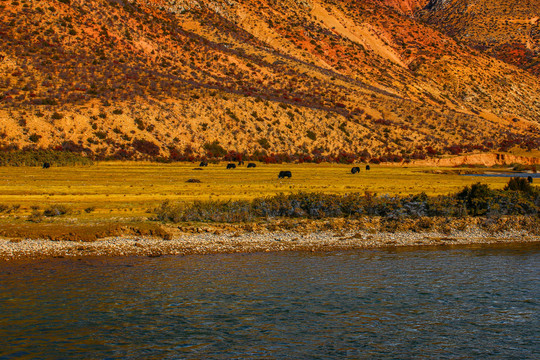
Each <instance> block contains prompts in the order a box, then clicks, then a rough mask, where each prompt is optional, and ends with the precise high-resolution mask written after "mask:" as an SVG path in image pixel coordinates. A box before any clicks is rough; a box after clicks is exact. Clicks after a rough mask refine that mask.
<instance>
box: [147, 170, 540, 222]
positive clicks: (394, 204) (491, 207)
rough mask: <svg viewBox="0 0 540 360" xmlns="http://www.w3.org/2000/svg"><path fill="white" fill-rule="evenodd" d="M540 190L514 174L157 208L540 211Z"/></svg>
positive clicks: (182, 214) (354, 213)
mask: <svg viewBox="0 0 540 360" xmlns="http://www.w3.org/2000/svg"><path fill="white" fill-rule="evenodd" d="M539 210H540V189H539V188H538V187H534V186H531V185H530V184H529V183H528V182H527V179H524V178H512V179H510V181H509V183H508V184H507V185H506V187H505V188H504V189H503V190H493V189H490V188H489V186H488V185H485V184H481V183H476V184H474V185H472V186H467V187H465V188H464V189H463V190H461V191H460V192H458V193H456V194H451V195H440V196H427V195H426V194H425V193H421V194H417V195H408V196H390V195H380V196H377V195H374V194H371V193H369V192H366V193H365V194H359V193H352V194H345V195H332V194H322V193H303V192H300V193H294V194H289V195H285V194H278V195H275V196H270V197H264V198H256V199H254V200H251V201H246V200H237V201H226V202H223V201H221V202H220V201H196V202H194V203H172V202H169V201H165V202H163V203H162V204H161V205H160V206H159V207H158V208H157V209H155V210H154V213H155V214H156V220H159V221H164V222H173V223H179V222H192V221H198V222H219V223H239V222H251V221H254V220H257V219H264V218H267V219H272V218H308V219H324V218H339V217H343V218H358V217H361V216H380V217H383V218H386V219H395V220H399V219H405V218H412V219H417V218H422V217H465V216H490V217H491V216H495V217H496V216H504V215H536V216H538V215H539V214H540V211H539Z"/></svg>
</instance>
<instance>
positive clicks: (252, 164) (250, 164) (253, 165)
mask: <svg viewBox="0 0 540 360" xmlns="http://www.w3.org/2000/svg"><path fill="white" fill-rule="evenodd" d="M256 166H257V165H256V164H255V163H249V164H248V166H247V167H248V169H249V168H254V167H256Z"/></svg>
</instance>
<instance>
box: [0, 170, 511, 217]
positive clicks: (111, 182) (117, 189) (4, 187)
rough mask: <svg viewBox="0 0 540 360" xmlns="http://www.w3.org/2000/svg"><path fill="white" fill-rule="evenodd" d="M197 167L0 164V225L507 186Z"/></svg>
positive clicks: (374, 173) (422, 176)
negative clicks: (258, 201)
mask: <svg viewBox="0 0 540 360" xmlns="http://www.w3.org/2000/svg"><path fill="white" fill-rule="evenodd" d="M197 165H198V164H193V163H174V164H157V163H140V162H137V163H135V162H132V163H126V162H102V163H96V164H95V165H92V166H73V167H53V168H50V169H41V168H36V167H0V210H2V212H1V213H0V223H4V224H6V223H13V222H23V221H24V222H26V221H27V219H28V216H30V215H31V214H32V212H35V211H37V210H40V211H43V210H46V209H47V208H49V207H51V206H59V205H60V206H62V205H63V206H65V207H66V208H67V210H68V213H67V214H65V215H63V216H58V217H54V221H59V220H61V221H67V222H70V221H71V222H79V223H80V222H83V223H84V222H94V221H97V220H100V221H107V222H128V221H137V220H138V221H141V220H145V219H146V218H147V217H148V216H149V213H148V211H149V210H151V209H154V208H156V207H157V206H159V204H161V203H162V202H163V201H165V200H170V201H182V202H192V201H195V200H201V201H205V200H220V201H222V200H239V199H244V200H250V199H254V198H257V197H264V196H271V195H275V194H278V193H285V194H287V193H295V192H320V193H326V194H345V193H362V194H363V193H364V192H371V193H374V194H379V195H380V194H391V195H406V194H417V193H421V192H425V193H426V194H428V195H440V194H449V193H455V192H457V191H459V190H461V189H462V188H463V187H464V186H466V185H471V184H473V183H476V182H478V181H481V182H483V183H486V184H488V185H489V186H490V187H491V188H493V189H500V188H502V187H504V185H505V184H506V183H507V182H508V179H507V178H495V177H490V178H488V177H485V178H478V177H469V176H462V175H459V174H458V173H457V172H458V171H459V172H479V171H485V170H488V169H479V168H459V169H456V168H448V169H441V168H425V167H423V168H418V167H390V166H388V167H385V166H371V170H370V171H365V170H364V167H361V169H362V170H361V172H360V173H359V174H357V175H352V174H351V173H350V166H349V165H336V164H281V165H265V164H257V167H256V168H254V169H247V168H246V167H245V166H241V167H238V168H236V169H234V170H226V169H225V164H224V163H221V164H210V165H209V166H208V167H207V168H204V169H203V170H195V168H196V167H197ZM280 170H291V171H292V175H293V176H292V178H291V179H282V180H280V179H278V178H277V174H278V172H279V171H280ZM489 170H492V169H489ZM188 179H198V180H200V183H190V182H187V180H188ZM85 209H86V211H85ZM45 220H46V221H52V220H53V218H47V219H45Z"/></svg>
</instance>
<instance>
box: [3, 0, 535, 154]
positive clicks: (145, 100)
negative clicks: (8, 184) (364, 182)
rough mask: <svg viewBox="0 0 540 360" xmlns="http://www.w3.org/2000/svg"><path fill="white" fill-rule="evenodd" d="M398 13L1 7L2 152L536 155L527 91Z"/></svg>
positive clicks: (324, 7) (371, 8)
mask: <svg viewBox="0 0 540 360" xmlns="http://www.w3.org/2000/svg"><path fill="white" fill-rule="evenodd" d="M407 3H408V4H409V7H411V9H412V5H414V4H413V3H414V2H412V1H411V2H407ZM393 6H395V4H390V3H388V1H387V0H385V1H376V0H372V1H363V2H360V3H358V2H357V1H352V0H350V1H318V0H313V1H303V0H296V1H295V0H285V1H273V0H263V1H257V2H255V1H249V0H241V1H236V2H230V1H210V0H199V1H196V0H186V1H166V0H161V1H157V0H156V1H142V0H137V1H125V0H110V1H107V0H91V1H82V0H71V1H69V0H63V1H56V0H42V1H40V2H31V1H28V0H21V1H18V2H7V1H0V7H2V9H1V10H2V11H0V35H2V36H1V37H0V59H1V60H2V61H1V62H0V119H1V120H2V122H1V123H0V142H2V145H3V146H4V147H9V146H13V145H16V146H19V147H24V146H27V147H52V148H58V149H69V150H79V151H81V150H85V151H87V152H91V153H93V154H94V155H96V156H99V157H107V156H114V157H118V158H124V157H141V156H151V157H155V156H158V155H161V156H169V157H171V158H176V159H178V158H186V157H187V158H189V157H193V156H195V155H204V154H208V155H212V154H213V155H223V154H224V153H225V152H227V151H236V152H243V153H246V154H256V155H260V156H264V155H270V154H271V153H286V154H299V155H300V156H301V157H302V158H304V159H308V160H309V159H312V158H320V159H322V158H324V157H325V156H326V157H329V156H333V157H338V156H339V154H340V153H354V154H356V155H357V156H361V157H363V158H364V159H368V158H370V157H381V156H382V160H386V159H397V160H399V159H401V158H422V157H424V156H425V155H431V154H435V153H460V152H462V151H472V150H478V151H489V150H492V149H499V148H501V149H502V150H506V149H508V148H510V147H512V146H514V145H519V146H521V147H524V148H538V143H539V137H538V131H539V130H538V119H539V118H540V91H539V90H540V86H539V83H538V79H537V78H536V77H534V76H533V75H531V74H528V73H526V72H524V71H521V70H518V69H516V68H514V67H513V66H510V65H507V64H505V63H504V62H501V61H497V60H494V59H492V58H489V57H487V56H484V55H482V54H481V53H479V52H477V51H475V50H471V49H469V48H467V47H464V46H462V45H460V44H458V43H456V42H455V41H454V40H453V39H452V38H449V37H447V36H445V35H443V34H441V33H439V32H437V31H436V30H433V29H432V28H430V27H427V26H425V25H422V24H421V23H419V22H417V21H416V20H414V18H412V17H411V16H409V15H407V14H402V13H400V12H398V11H396V10H395V8H394V7H393ZM415 6H416V5H415ZM407 11H408V10H407ZM343 156H348V155H343ZM343 156H342V157H343Z"/></svg>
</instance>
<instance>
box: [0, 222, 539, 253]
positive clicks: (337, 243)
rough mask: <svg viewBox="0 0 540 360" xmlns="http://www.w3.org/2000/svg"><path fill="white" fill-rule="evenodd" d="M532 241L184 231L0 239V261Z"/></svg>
mask: <svg viewBox="0 0 540 360" xmlns="http://www.w3.org/2000/svg"><path fill="white" fill-rule="evenodd" d="M512 242H523V243H524V242H529V243H538V244H539V245H540V236H537V235H531V234H529V233H528V232H527V231H504V232H500V233H496V234H493V233H490V232H486V231H484V230H482V229H480V228H469V229H466V230H463V231H453V232H451V233H450V234H443V233H440V232H436V231H426V232H413V231H402V232H394V233H390V232H378V233H373V232H369V231H365V230H360V231H355V230H347V231H344V232H341V231H315V232H311V233H299V232H295V231H275V232H266V233H255V232H244V233H221V234H214V233H202V234H182V235H178V236H174V237H173V238H172V239H170V240H164V239H161V238H153V237H146V236H143V237H137V236H129V237H109V238H105V239H100V240H97V241H94V242H81V241H51V240H29V239H24V240H14V239H12V240H9V239H0V260H1V261H12V260H24V259H40V258H49V257H85V256H162V255H188V254H210V253H238V252H244V253H247V252H269V251H332V250H350V249H368V248H383V247H405V246H443V245H470V244H501V243H512Z"/></svg>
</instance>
